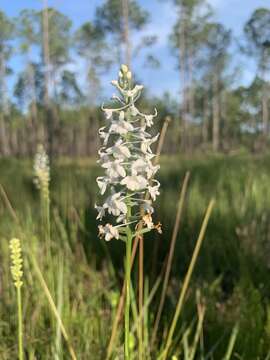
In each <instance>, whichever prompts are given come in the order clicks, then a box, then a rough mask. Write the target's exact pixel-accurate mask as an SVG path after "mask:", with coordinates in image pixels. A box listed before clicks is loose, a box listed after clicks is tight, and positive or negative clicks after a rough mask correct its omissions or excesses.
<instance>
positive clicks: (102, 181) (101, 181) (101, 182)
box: [97, 176, 109, 195]
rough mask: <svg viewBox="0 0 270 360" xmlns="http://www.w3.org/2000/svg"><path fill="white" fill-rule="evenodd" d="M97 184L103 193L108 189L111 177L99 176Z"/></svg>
mask: <svg viewBox="0 0 270 360" xmlns="http://www.w3.org/2000/svg"><path fill="white" fill-rule="evenodd" d="M97 184H98V187H99V189H100V194H101V195H103V194H104V193H105V191H106V189H107V185H108V184H109V179H108V178H107V177H105V176H99V177H97Z"/></svg>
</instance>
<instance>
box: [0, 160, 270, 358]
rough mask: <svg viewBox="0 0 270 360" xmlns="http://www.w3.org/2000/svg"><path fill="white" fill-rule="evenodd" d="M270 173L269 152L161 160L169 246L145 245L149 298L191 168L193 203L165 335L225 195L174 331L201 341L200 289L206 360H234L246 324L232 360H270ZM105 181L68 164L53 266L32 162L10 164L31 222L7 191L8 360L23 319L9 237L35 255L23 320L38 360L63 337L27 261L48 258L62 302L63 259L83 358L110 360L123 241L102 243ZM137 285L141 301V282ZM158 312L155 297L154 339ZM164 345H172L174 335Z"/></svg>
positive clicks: (155, 241)
mask: <svg viewBox="0 0 270 360" xmlns="http://www.w3.org/2000/svg"><path fill="white" fill-rule="evenodd" d="M269 164H270V158H269V155H267V156H263V157H262V156H261V157H258V156H257V157H251V156H247V155H242V156H240V155H239V156H232V157H227V158H225V157H220V156H211V157H208V158H202V157H199V158H193V159H190V158H183V157H182V158H180V157H163V158H162V163H161V165H162V166H161V174H160V180H161V182H162V184H163V188H162V192H161V195H160V199H159V202H158V207H157V212H156V214H155V219H156V220H161V221H162V223H163V235H162V238H161V237H157V236H156V235H154V234H153V235H152V236H151V235H147V236H146V238H145V254H146V255H145V256H146V262H145V273H146V275H147V277H148V278H149V286H150V287H149V289H150V290H151V289H152V287H153V285H154V281H155V280H154V279H155V278H154V277H153V276H154V274H158V273H159V272H160V270H161V268H162V264H163V260H164V258H165V257H166V254H167V251H168V245H169V239H170V236H171V231H172V227H173V223H174V216H175V206H176V204H175V199H176V197H177V196H178V194H177V193H176V191H178V188H179V182H180V181H182V179H183V177H184V174H185V172H186V170H190V171H191V180H190V186H189V190H188V197H187V205H186V209H185V212H184V217H183V219H182V223H181V226H180V227H181V229H180V234H179V236H178V239H177V242H176V244H177V245H176V251H175V255H174V262H173V272H172V278H171V280H170V285H169V291H168V295H167V298H166V303H165V309H164V313H163V317H162V323H161V326H164V327H165V328H166V327H167V328H168V326H169V324H170V321H171V318H172V315H173V312H174V308H175V304H176V301H177V298H178V294H179V288H180V287H181V280H182V278H183V276H184V274H185V272H186V269H187V266H188V264H189V261H190V256H191V253H192V250H193V247H194V241H195V239H196V237H197V235H198V231H199V228H200V225H201V219H202V214H203V213H204V211H205V208H206V205H207V203H208V201H209V199H210V198H211V197H212V196H215V198H216V206H215V210H214V212H213V214H212V217H211V219H210V222H209V225H208V228H207V233H206V238H205V242H204V244H203V248H202V252H201V254H200V256H199V259H198V263H197V264H196V268H195V273H194V278H193V280H192V283H191V286H190V288H189V292H188V295H187V301H186V302H185V305H184V311H183V314H182V317H181V319H180V320H179V324H178V326H177V331H176V339H178V338H179V339H183V336H184V334H185V333H186V331H187V329H190V330H189V334H190V335H189V339H190V344H191V342H192V339H193V336H195V328H196V326H195V323H194V316H195V315H194V314H195V312H196V307H195V305H196V300H195V299H196V296H195V292H196V291H197V289H200V292H201V301H203V304H205V306H206V312H205V317H204V322H203V334H204V335H203V337H204V347H200V345H199V347H198V349H197V351H198V353H197V355H198V356H199V355H200V356H201V358H202V359H207V358H209V357H210V358H211V356H212V358H213V359H215V360H220V359H222V358H223V357H224V355H225V353H226V352H227V349H228V343H229V340H230V338H231V336H232V329H233V328H234V327H235V324H236V323H239V332H238V335H237V338H236V341H235V345H234V349H233V353H232V357H231V358H232V359H234V358H235V359H236V358H237V355H236V354H238V356H240V357H242V358H243V359H245V360H254V359H255V358H260V359H264V358H265V357H266V355H267V353H268V349H269V345H270V337H269V306H270V305H269V304H270V300H269V294H270V286H269V281H268V277H269V270H268V268H269V261H270V260H269V259H270V258H269V254H270V248H269V240H270V235H269V234H270V228H269V222H268V219H269V216H270V214H269V203H270V191H269V179H270V171H269V169H270V167H269V166H268V165H269ZM98 172H99V169H98V167H97V166H96V165H95V161H94V159H93V160H81V161H78V162H73V161H70V160H68V159H62V160H61V162H59V163H57V164H55V166H54V168H53V169H52V188H51V203H52V215H53V216H52V220H51V226H52V241H53V244H54V245H53V257H52V258H51V259H48V258H47V257H46V256H42V254H43V253H44V250H45V249H44V245H45V244H44V239H43V235H42V228H41V227H40V221H41V219H40V216H39V196H38V193H37V191H36V190H35V188H34V185H33V183H32V177H33V173H32V170H31V164H30V162H28V161H18V160H14V159H13V160H12V159H9V160H6V161H4V160H2V161H1V162H0V174H1V175H0V183H1V184H2V186H3V188H4V189H5V191H6V193H7V195H8V197H9V200H10V202H11V204H12V206H13V208H14V209H15V210H16V213H17V216H18V218H19V221H20V224H21V227H20V226H19V225H16V222H15V220H14V219H13V217H12V214H11V213H10V211H9V208H8V207H7V204H6V202H5V200H4V198H3V196H2V195H3V194H2V193H1V200H0V239H1V242H0V248H1V251H0V254H1V255H0V261H1V264H3V265H2V284H3V291H2V292H1V303H0V313H1V321H0V333H1V337H0V349H1V355H2V354H4V355H3V358H4V359H9V358H12V356H13V357H14V356H15V355H14V354H15V352H14V351H15V349H14V347H13V344H14V331H15V329H16V316H15V314H16V312H15V309H14V308H13V307H14V305H13V303H12V300H11V299H12V297H13V295H14V294H12V293H11V292H12V291H13V287H12V286H9V285H8V284H9V283H10V278H9V276H10V275H9V263H8V240H9V238H10V237H13V236H20V237H21V239H22V247H23V251H24V254H26V259H25V269H24V277H25V278H24V283H25V285H24V293H23V299H24V310H23V311H24V312H23V314H24V319H28V320H29V321H25V328H24V334H25V346H26V349H27V351H28V352H29V353H32V354H35V356H36V357H40V356H41V357H42V354H44V353H46V354H47V355H48V357H51V356H52V354H53V353H54V345H53V344H55V343H56V336H57V332H56V326H55V323H54V321H53V319H52V316H51V312H50V307H49V305H48V303H47V301H46V298H45V297H44V296H42V295H41V294H42V289H41V288H40V285H39V282H38V279H37V278H36V275H35V271H34V269H33V268H32V267H31V265H30V264H31V263H29V261H28V256H31V253H33V254H35V256H36V258H37V259H39V267H40V268H41V270H42V272H43V275H44V277H45V280H46V281H47V284H48V287H49V289H50V291H51V293H52V296H53V298H54V300H55V301H56V302H57V298H58V295H57V294H58V292H59V288H58V281H59V276H58V270H59V266H60V262H61V261H62V262H64V263H63V279H62V280H61V281H62V289H63V290H62V310H61V311H62V318H63V321H64V324H65V327H66V328H67V331H68V333H69V335H70V338H71V340H72V344H73V345H74V348H75V350H76V352H77V356H78V358H84V357H86V358H87V354H89V353H95V356H96V357H95V358H96V359H97V360H98V359H102V358H104V356H105V355H104V354H105V351H106V346H107V344H108V341H109V336H110V327H111V324H112V321H113V316H114V314H115V300H114V299H115V297H116V298H119V289H120V287H119V278H121V281H122V276H121V274H122V271H123V264H122V260H123V254H124V247H123V246H122V245H121V244H119V243H109V244H104V243H103V242H101V241H100V240H98V239H97V231H96V226H97V224H96V220H95V213H94V209H93V206H94V203H95V202H96V184H95V178H96V176H97V175H98ZM107 245H108V246H107ZM154 254H156V255H154ZM61 259H62V260H61ZM63 259H64V260H63ZM60 260H61V261H60ZM111 261H112V263H111ZM113 269H114V271H113ZM135 269H136V267H135ZM115 273H116V274H117V277H115ZM136 276H137V275H136V274H135V278H136ZM135 278H134V279H135ZM133 284H134V287H135V288H134V293H136V291H137V288H136V282H134V283H133ZM25 289H26V291H25ZM57 289H58V290H57ZM157 306H158V297H155V298H154V301H153V302H152V303H151V306H150V308H149V309H148V313H149V314H148V320H147V327H148V328H147V329H148V330H147V331H149V334H150V336H151V327H152V326H153V320H154V314H155V309H156V308H157ZM10 314H13V315H10ZM30 320H31V321H30ZM192 334H193V335H192ZM119 336H121V334H119ZM159 336H160V337H159V342H161V343H162V341H164V339H163V336H164V335H163V334H159ZM97 339H98V341H97ZM176 339H175V340H176ZM181 341H182V340H181ZM119 344H120V343H119ZM177 349H178V350H177ZM62 351H63V356H64V358H65V356H68V355H67V354H68V353H67V348H66V345H65V343H64V342H63V344H62ZM178 353H179V346H176V347H175V354H176V355H177V354H178ZM180 358H181V357H180Z"/></svg>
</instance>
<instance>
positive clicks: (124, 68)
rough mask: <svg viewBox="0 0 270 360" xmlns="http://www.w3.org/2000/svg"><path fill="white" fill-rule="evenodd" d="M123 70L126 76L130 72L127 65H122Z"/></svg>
mask: <svg viewBox="0 0 270 360" xmlns="http://www.w3.org/2000/svg"><path fill="white" fill-rule="evenodd" d="M121 70H122V71H123V73H124V74H125V73H127V72H128V66H127V65H125V64H123V65H121Z"/></svg>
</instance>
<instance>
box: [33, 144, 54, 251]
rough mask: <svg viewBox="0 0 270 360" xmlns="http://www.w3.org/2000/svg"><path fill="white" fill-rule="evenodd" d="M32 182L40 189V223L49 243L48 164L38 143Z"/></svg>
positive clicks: (41, 146) (45, 155)
mask: <svg viewBox="0 0 270 360" xmlns="http://www.w3.org/2000/svg"><path fill="white" fill-rule="evenodd" d="M34 173H35V177H34V184H35V185H36V187H37V188H38V189H39V191H40V204H41V216H42V225H43V230H44V235H45V239H46V242H47V245H48V247H49V243H50V232H51V230H50V190H49V184H50V165H49V158H48V155H47V154H46V151H45V149H44V147H43V145H41V144H39V145H38V148H37V153H36V155H35V158H34Z"/></svg>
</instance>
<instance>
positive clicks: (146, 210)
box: [95, 65, 160, 359]
mask: <svg viewBox="0 0 270 360" xmlns="http://www.w3.org/2000/svg"><path fill="white" fill-rule="evenodd" d="M112 85H113V86H115V87H116V89H117V91H118V92H119V96H116V95H114V96H113V97H112V99H113V101H114V102H116V103H114V104H113V105H112V106H111V107H105V106H104V105H102V110H103V111H104V113H105V118H106V120H107V124H106V126H104V127H102V128H100V129H99V136H100V138H101V140H102V143H103V145H102V147H101V149H100V150H99V156H100V159H99V160H98V163H99V164H100V165H101V167H102V168H103V169H104V170H105V175H104V176H99V177H98V178H97V184H98V187H99V189H100V193H101V195H104V194H106V199H105V201H104V203H103V204H102V205H96V206H95V207H96V209H97V211H98V215H97V219H99V220H101V221H102V220H103V218H104V217H107V216H108V215H109V216H110V217H111V218H112V217H114V218H115V224H111V223H106V224H105V225H99V235H100V237H103V238H104V239H105V240H106V241H110V240H112V239H120V240H123V241H124V242H125V243H126V258H125V283H126V302H125V359H130V349H129V342H130V301H131V300H130V296H131V294H130V291H131V290H130V289H131V252H132V240H133V238H134V237H136V236H138V235H139V234H140V233H146V232H149V231H151V230H152V229H155V228H156V229H158V230H159V227H156V226H155V225H154V224H153V221H152V214H153V212H154V209H153V207H152V203H153V201H155V200H156V197H157V196H158V195H159V186H160V184H159V182H158V181H157V180H155V179H153V177H154V175H155V174H156V172H157V170H158V169H159V165H154V164H153V162H152V159H154V157H155V154H153V152H152V149H151V145H152V144H153V143H154V142H155V141H156V140H157V139H158V135H156V136H154V137H153V136H152V135H151V134H150V133H149V132H148V129H149V128H151V126H152V125H153V119H154V118H155V117H156V116H157V111H156V110H155V112H154V114H149V115H147V114H143V113H141V112H140V111H139V110H138V109H137V107H136V101H137V100H138V99H139V97H140V95H141V91H142V89H143V86H142V85H135V86H134V85H133V82H132V74H131V72H130V71H129V69H128V67H127V66H126V65H122V66H121V69H120V72H119V77H118V80H114V81H112ZM147 193H149V194H150V197H149V198H146V196H145V195H146V194H147ZM141 209H142V210H143V211H141ZM139 224H141V225H139Z"/></svg>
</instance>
